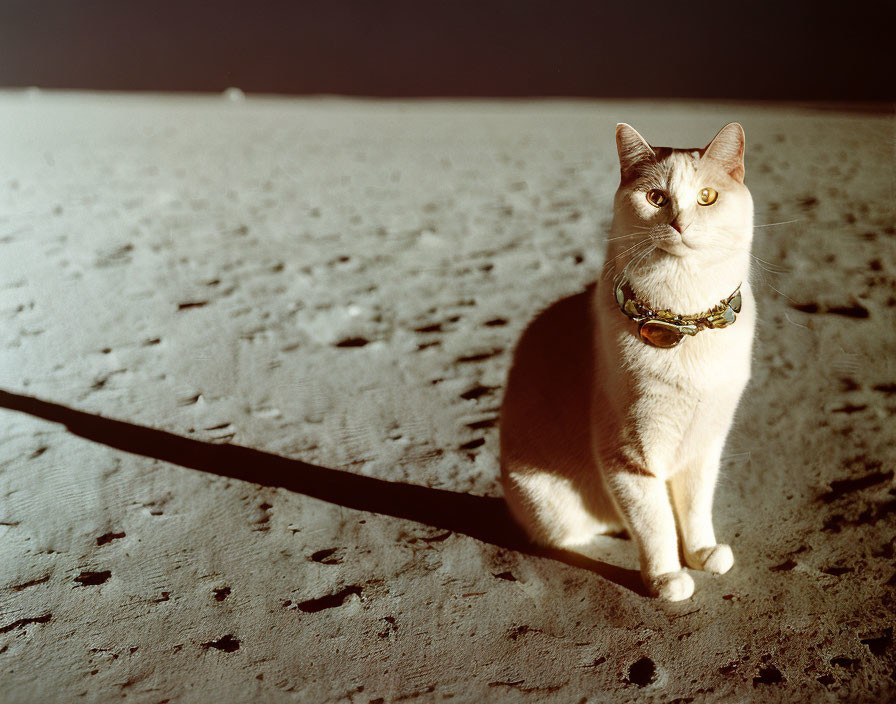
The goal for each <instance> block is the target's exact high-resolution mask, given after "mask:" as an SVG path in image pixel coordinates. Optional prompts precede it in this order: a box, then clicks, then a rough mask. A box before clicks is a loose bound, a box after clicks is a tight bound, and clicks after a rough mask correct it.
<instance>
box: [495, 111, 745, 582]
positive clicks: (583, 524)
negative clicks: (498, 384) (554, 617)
mask: <svg viewBox="0 0 896 704" xmlns="http://www.w3.org/2000/svg"><path fill="white" fill-rule="evenodd" d="M616 145H617V148H618V151H619V161H620V166H621V175H622V179H621V183H620V185H619V188H618V190H617V192H616V196H615V200H614V218H613V226H612V229H611V233H610V237H609V241H608V247H607V257H606V264H605V266H604V274H603V276H602V277H601V279H600V281H599V282H598V283H597V284H596V285H595V286H594V287H592V288H591V289H589V291H588V292H587V293H586V294H581V295H580V296H579V297H573V298H571V299H567V300H566V301H564V302H562V303H561V304H558V305H555V306H554V307H553V308H552V309H549V310H548V311H547V312H546V313H545V314H542V316H540V319H537V320H536V321H535V323H533V325H532V326H530V328H529V329H528V330H527V333H526V334H525V335H524V337H523V339H522V340H521V342H520V345H519V347H518V348H517V352H516V355H515V357H514V366H513V368H512V370H511V374H510V378H509V380H508V385H507V388H506V391H505V398H504V404H503V406H502V410H501V464H502V479H503V484H504V493H505V497H506V499H507V503H508V505H509V506H510V509H511V511H512V513H513V514H514V516H515V517H516V519H517V520H518V521H519V522H520V523H521V524H522V525H523V526H524V527H525V528H526V529H527V531H528V532H529V534H530V536H531V537H532V538H533V539H534V540H535V541H537V542H539V543H541V544H545V545H549V546H553V547H560V548H565V549H568V550H573V551H576V552H579V553H582V554H585V555H589V550H590V548H592V547H593V545H594V542H595V536H597V535H600V534H602V533H608V532H615V531H619V530H622V529H626V530H627V531H628V532H629V534H630V535H631V536H632V538H633V539H634V540H635V542H636V544H637V546H638V549H639V552H640V562H641V573H642V576H643V578H644V582H645V584H646V586H647V588H648V589H649V590H650V591H651V593H653V594H656V595H658V596H661V597H664V598H666V599H670V600H679V599H687V598H688V597H689V596H691V594H692V593H693V591H694V580H693V579H692V577H691V576H690V575H689V574H688V573H687V572H686V571H684V570H683V569H682V565H681V560H680V557H679V540H678V535H679V534H680V536H681V542H682V554H683V555H684V561H685V563H686V564H687V565H688V566H689V567H691V568H694V569H699V570H705V571H707V572H713V573H717V574H722V573H724V572H727V571H728V570H729V569H731V566H732V564H733V563H734V558H733V555H732V552H731V548H730V547H729V546H728V545H726V544H724V543H718V542H717V541H716V536H715V532H714V530H713V526H712V517H711V507H712V496H713V489H714V487H715V483H716V477H717V475H718V471H719V461H720V457H721V454H722V448H723V446H724V444H725V436H726V435H727V434H728V431H729V428H730V427H731V422H732V418H733V416H734V412H735V409H736V408H737V404H738V401H739V399H740V396H741V393H742V392H743V389H744V387H745V386H746V383H747V380H748V379H749V376H750V357H751V346H752V340H753V329H754V322H755V307H754V302H753V296H752V293H751V291H750V285H749V281H748V277H749V269H750V244H751V241H752V234H753V204H752V199H751V197H750V193H749V191H748V190H747V188H746V186H745V185H744V183H743V179H744V166H743V153H744V133H743V129H742V128H741V126H740V125H739V124H737V123H731V124H729V125H726V126H725V127H724V128H723V129H722V130H721V131H720V132H719V133H718V134H717V135H716V137H715V138H714V139H713V140H712V142H710V144H709V145H708V146H707V147H706V148H705V149H669V148H663V147H651V146H650V145H649V144H647V142H646V141H644V139H643V138H642V137H641V135H639V134H638V133H637V132H636V131H635V130H634V129H633V128H632V127H630V126H629V125H626V124H620V125H618V126H617V128H616ZM738 287H739V289H738ZM738 293H739V295H738ZM577 299H578V300H577ZM676 315H677V316H679V317H676ZM735 318H736V320H735ZM656 344H659V345H672V346H662V347H657V346H654V345H656ZM676 517H677V530H676Z"/></svg>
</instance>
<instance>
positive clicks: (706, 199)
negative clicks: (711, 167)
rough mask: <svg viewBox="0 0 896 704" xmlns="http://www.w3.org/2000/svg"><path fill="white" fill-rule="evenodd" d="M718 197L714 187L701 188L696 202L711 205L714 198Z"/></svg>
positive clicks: (714, 200)
mask: <svg viewBox="0 0 896 704" xmlns="http://www.w3.org/2000/svg"><path fill="white" fill-rule="evenodd" d="M718 197H719V194H718V193H717V192H716V190H715V189H714V188H701V189H700V192H699V193H698V194H697V204H698V205H712V204H713V203H715V202H716V198H718Z"/></svg>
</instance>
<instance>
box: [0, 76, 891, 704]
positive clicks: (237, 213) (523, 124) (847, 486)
mask: <svg viewBox="0 0 896 704" xmlns="http://www.w3.org/2000/svg"><path fill="white" fill-rule="evenodd" d="M735 119H736V120H739V121H740V122H741V123H742V124H743V125H744V128H745V130H746V133H747V140H748V158H747V182H748V185H749V186H750V188H751V190H752V193H753V197H754V200H755V202H756V206H757V207H756V211H757V212H756V223H757V224H759V225H763V224H766V223H783V224H779V225H775V226H769V227H761V228H759V229H757V231H756V234H757V237H756V243H755V247H754V252H755V254H756V255H757V257H759V258H761V260H762V261H759V262H757V268H756V272H755V273H756V276H755V288H756V291H757V296H758V303H759V305H760V307H761V310H760V317H761V324H760V327H759V334H758V340H757V344H756V348H755V366H754V374H753V380H752V382H751V385H750V388H749V389H748V391H747V393H746V396H745V399H744V402H743V404H742V406H741V410H740V413H739V416H738V422H737V425H736V427H735V429H734V431H733V433H732V436H731V438H730V440H729V443H728V448H727V453H726V459H725V474H724V477H723V479H722V481H721V482H720V485H719V487H718V490H717V495H716V496H717V504H716V517H717V518H716V524H717V531H718V533H719V534H720V536H721V537H722V538H723V539H725V540H729V541H730V542H731V543H732V545H733V547H734V550H735V558H736V561H737V562H736V564H735V567H734V570H733V571H732V572H731V573H729V574H728V575H725V576H722V577H711V576H708V575H703V574H695V579H696V581H697V592H696V594H695V596H694V597H693V598H691V599H690V600H688V601H685V602H682V603H677V604H669V603H663V602H660V601H658V600H654V599H649V598H646V597H644V596H642V595H641V594H639V590H638V587H637V575H636V574H635V573H634V572H633V571H632V569H633V568H634V567H636V564H637V557H636V555H635V550H634V546H633V545H632V544H631V542H630V541H624V540H616V541H615V542H613V548H612V550H611V552H612V553H613V554H612V559H610V558H608V561H607V564H606V565H596V566H595V567H596V568H597V571H591V570H589V569H584V568H582V567H581V566H575V565H572V564H568V561H564V560H561V559H553V558H551V557H545V556H535V555H532V554H529V553H528V552H526V551H525V550H519V549H515V548H518V547H521V546H520V545H518V543H517V540H516V537H515V535H514V534H513V532H512V531H511V530H509V529H508V528H507V526H506V523H505V521H506V517H505V515H504V513H503V509H502V503H501V501H500V499H499V498H498V497H500V486H499V483H498V458H497V411H498V407H499V405H500V400H501V393H502V386H503V384H504V380H505V377H506V374H507V370H508V367H509V364H510V361H511V357H512V352H513V347H514V344H515V341H516V340H517V339H518V337H519V336H520V334H521V333H522V331H523V330H524V328H525V326H526V324H527V323H528V322H529V321H530V320H531V319H532V318H533V316H535V315H536V314H537V313H538V312H539V311H540V310H542V309H544V308H545V307H546V306H548V305H550V304H551V303H552V302H554V301H556V300H558V299H560V298H562V297H564V296H567V295H570V294H574V293H577V292H579V291H581V290H582V288H583V287H584V286H585V284H587V283H588V282H589V281H592V280H594V279H595V278H596V277H597V275H598V272H599V270H600V266H601V257H602V244H601V241H602V237H603V233H604V231H605V230H606V228H607V226H608V224H609V219H610V203H611V199H612V193H613V191H614V189H615V186H616V181H617V170H616V162H615V160H616V155H615V147H614V144H613V127H614V126H615V123H616V122H618V121H626V122H630V123H632V124H633V125H634V126H635V127H636V128H637V129H639V130H640V131H641V132H642V133H643V134H644V135H645V136H646V137H647V138H648V139H650V140H652V141H654V142H656V143H661V144H672V145H676V146H693V145H703V144H705V143H706V142H707V141H708V140H709V139H710V138H711V137H712V136H713V135H714V134H715V132H716V131H717V130H718V129H719V128H720V127H721V126H722V125H723V124H724V123H725V122H727V121H730V120H735ZM893 127H894V123H893V120H892V118H891V117H890V116H887V115H873V114H861V113H837V112H831V111H821V110H810V109H799V108H783V107H759V106H747V105H721V104H674V103H647V102H612V101H607V102H547V103H539V102H517V103H499V102H467V103H464V102H453V103H452V102H416V103H415V102H375V101H349V100H339V99H302V100H291V99H260V98H259V99H256V98H249V99H247V100H245V101H240V100H228V99H226V98H224V97H203V98H194V97H180V98H173V97H160V96H147V97H132V96H118V97H110V96H107V95H90V94H45V93H44V94H41V93H37V94H35V93H31V94H28V93H6V94H0V287H2V288H0V314H2V321H3V325H2V327H0V335H2V341H0V355H2V356H0V387H2V389H4V390H5V391H6V392H8V393H5V394H2V395H0V405H2V406H4V407H5V408H4V410H2V411H0V421H2V425H0V700H2V701H4V702H9V703H10V704H11V703H13V702H37V701H40V702H71V701H85V702H107V701H112V700H113V699H120V698H127V699H128V700H133V701H137V702H147V703H151V704H154V703H156V702H162V701H170V702H245V701H252V700H256V701H270V702H280V701H284V702H285V701H297V702H325V701H342V702H353V703H361V702H363V703H364V704H367V703H368V702H399V701H413V702H420V703H423V702H435V701H443V700H448V699H453V700H455V701H459V702H486V701H490V702H515V701H542V700H550V701H557V702H603V701H620V702H628V701H631V702H635V701H637V702H642V701H647V702H670V701H677V702H702V701H732V702H743V701H761V702H769V701H799V700H803V701H813V702H819V701H842V700H850V701H886V700H887V699H891V698H892V697H894V696H896V645H894V642H893V638H894V635H893V627H894V620H896V619H894V590H896V570H894V552H896V537H894V536H896V488H894V487H896V484H894V478H893V466H894V454H896V453H894V448H893V442H892V440H893V414H894V411H896V396H894V393H896V387H894V384H896V367H894V363H893V358H892V354H893V350H894V343H896V332H894V325H893V322H894V315H893V314H894V306H896V290H894V280H893V277H892V272H893V271H894V267H896V244H894V243H896V230H894V197H893V195H894V167H893V135H894V132H893ZM759 265H761V266H759ZM42 402H47V403H42ZM7 408H8V409H10V410H6V409H7ZM104 419H106V420H104ZM112 419H114V420H118V421H124V422H125V423H124V424H116V423H114V422H112ZM150 429H156V430H158V431H164V433H158V432H153V431H152V430H150ZM190 440H192V441H197V442H190ZM200 443H201V444H200ZM240 448H246V449H240ZM264 453H267V454H264ZM385 482H390V483H397V484H386V483H385ZM420 487H422V488H420ZM482 497H491V499H489V498H482Z"/></svg>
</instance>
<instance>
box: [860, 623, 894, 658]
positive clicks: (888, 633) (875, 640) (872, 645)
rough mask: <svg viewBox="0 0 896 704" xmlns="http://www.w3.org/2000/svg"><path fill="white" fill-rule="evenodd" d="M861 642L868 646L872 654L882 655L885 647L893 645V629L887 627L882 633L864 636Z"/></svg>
mask: <svg viewBox="0 0 896 704" xmlns="http://www.w3.org/2000/svg"><path fill="white" fill-rule="evenodd" d="M862 643H863V644H864V645H866V646H868V650H870V651H871V654H872V655H876V656H878V657H880V656H882V655H883V654H884V653H885V652H886V651H887V649H888V648H889V647H890V646H891V645H893V629H892V628H888V629H886V630H885V631H884V632H883V635H880V636H876V637H869V636H866V637H864V638H862Z"/></svg>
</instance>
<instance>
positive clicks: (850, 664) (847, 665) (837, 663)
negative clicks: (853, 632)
mask: <svg viewBox="0 0 896 704" xmlns="http://www.w3.org/2000/svg"><path fill="white" fill-rule="evenodd" d="M831 665H833V666H834V667H842V668H843V669H844V670H849V671H850V672H855V671H856V670H858V669H859V666H860V665H861V663H860V662H859V661H858V660H857V659H856V658H847V657H844V656H842V655H841V656H839V657H836V658H831Z"/></svg>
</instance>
